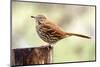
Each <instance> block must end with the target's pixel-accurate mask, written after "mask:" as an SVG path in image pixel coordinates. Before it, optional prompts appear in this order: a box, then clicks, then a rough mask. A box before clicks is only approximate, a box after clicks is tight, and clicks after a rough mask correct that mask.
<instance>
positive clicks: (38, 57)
mask: <svg viewBox="0 0 100 67" xmlns="http://www.w3.org/2000/svg"><path fill="white" fill-rule="evenodd" d="M11 54H12V59H11V61H12V65H15V66H16V65H18V66H20V65H21V66H23V65H24V66H25V65H33V64H48V63H52V61H53V60H52V59H53V47H52V46H41V47H33V48H21V49H12V53H11Z"/></svg>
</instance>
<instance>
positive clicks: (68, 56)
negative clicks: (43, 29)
mask: <svg viewBox="0 0 100 67" xmlns="http://www.w3.org/2000/svg"><path fill="white" fill-rule="evenodd" d="M38 14H43V15H45V16H47V17H48V18H49V19H50V20H52V21H54V22H57V24H58V25H59V26H60V27H62V28H63V30H64V31H66V32H73V33H79V34H84V35H88V36H91V37H92V38H91V39H84V38H79V37H74V36H72V37H68V38H65V39H62V40H60V41H59V42H57V43H56V44H55V45H54V58H53V61H54V63H59V62H74V61H91V60H95V49H96V48H95V7H94V6H80V5H67V4H66V5H63V4H47V3H32V2H15V1H13V2H12V49H17V48H29V47H36V46H41V45H45V44H47V43H45V42H44V41H42V40H41V39H40V38H39V36H38V35H37V33H36V29H35V26H36V25H35V20H34V19H32V18H31V17H30V16H32V15H33V16H36V15H38Z"/></svg>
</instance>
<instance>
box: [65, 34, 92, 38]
mask: <svg viewBox="0 0 100 67" xmlns="http://www.w3.org/2000/svg"><path fill="white" fill-rule="evenodd" d="M66 35H70V36H78V37H83V38H87V39H90V38H91V37H89V36H86V35H81V34H75V33H66Z"/></svg>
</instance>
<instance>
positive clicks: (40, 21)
mask: <svg viewBox="0 0 100 67" xmlns="http://www.w3.org/2000/svg"><path fill="white" fill-rule="evenodd" d="M31 18H34V19H35V20H36V22H37V23H39V24H40V23H42V22H43V21H45V20H46V19H47V18H46V17H45V16H44V15H37V16H31Z"/></svg>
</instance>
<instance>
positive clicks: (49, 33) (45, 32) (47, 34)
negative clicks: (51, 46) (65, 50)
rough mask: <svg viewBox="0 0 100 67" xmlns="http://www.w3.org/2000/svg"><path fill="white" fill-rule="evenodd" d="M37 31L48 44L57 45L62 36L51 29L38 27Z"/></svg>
mask: <svg viewBox="0 0 100 67" xmlns="http://www.w3.org/2000/svg"><path fill="white" fill-rule="evenodd" d="M36 30H37V33H38V35H39V36H40V38H41V39H42V40H44V41H45V42H47V43H56V42H57V41H58V40H60V39H62V36H61V35H60V34H59V33H57V32H56V31H55V30H53V29H51V28H50V27H46V26H42V25H37V26H36Z"/></svg>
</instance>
